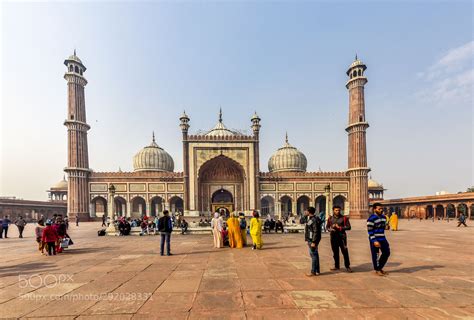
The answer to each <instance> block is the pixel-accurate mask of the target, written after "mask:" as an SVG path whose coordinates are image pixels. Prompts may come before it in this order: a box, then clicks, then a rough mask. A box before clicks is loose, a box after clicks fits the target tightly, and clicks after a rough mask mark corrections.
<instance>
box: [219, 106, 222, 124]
mask: <svg viewBox="0 0 474 320" xmlns="http://www.w3.org/2000/svg"><path fill="white" fill-rule="evenodd" d="M219 122H222V107H219Z"/></svg>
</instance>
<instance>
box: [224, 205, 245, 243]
mask: <svg viewBox="0 0 474 320" xmlns="http://www.w3.org/2000/svg"><path fill="white" fill-rule="evenodd" d="M227 229H228V231H229V247H231V248H237V249H242V248H243V246H244V245H243V240H242V234H241V232H240V224H239V219H238V218H237V216H236V213H232V215H231V217H230V218H229V219H227Z"/></svg>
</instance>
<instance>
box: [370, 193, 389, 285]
mask: <svg viewBox="0 0 474 320" xmlns="http://www.w3.org/2000/svg"><path fill="white" fill-rule="evenodd" d="M372 211H373V213H372V215H371V216H370V217H369V218H368V219H367V232H368V233H369V242H370V252H371V253H372V263H373V265H374V270H375V273H376V274H377V275H379V276H385V275H388V273H387V272H385V271H384V270H383V267H384V266H385V264H386V263H387V260H388V257H389V256H390V246H389V244H388V241H387V239H386V238H385V230H386V229H388V224H387V218H386V217H385V215H384V214H383V208H382V204H380V203H378V202H377V203H374V204H373V205H372ZM379 251H380V252H381V253H382V254H381V255H380V256H379Z"/></svg>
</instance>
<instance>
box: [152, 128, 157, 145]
mask: <svg viewBox="0 0 474 320" xmlns="http://www.w3.org/2000/svg"><path fill="white" fill-rule="evenodd" d="M152 137H153V143H156V141H155V131H153V133H152Z"/></svg>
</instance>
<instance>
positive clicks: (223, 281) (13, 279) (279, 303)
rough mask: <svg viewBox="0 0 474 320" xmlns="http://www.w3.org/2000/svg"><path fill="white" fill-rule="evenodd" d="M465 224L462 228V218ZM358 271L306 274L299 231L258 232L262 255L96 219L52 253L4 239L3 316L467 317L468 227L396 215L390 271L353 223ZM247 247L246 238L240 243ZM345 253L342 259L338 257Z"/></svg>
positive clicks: (473, 296)
mask: <svg viewBox="0 0 474 320" xmlns="http://www.w3.org/2000/svg"><path fill="white" fill-rule="evenodd" d="M469 222H471V221H468V223H469ZM352 224H353V230H352V231H350V232H349V250H350V256H351V264H352V268H353V270H354V273H352V274H348V273H345V272H342V271H341V272H331V271H330V270H329V269H330V268H331V267H332V264H333V260H332V252H331V249H330V245H329V236H328V234H323V239H322V241H321V244H320V247H319V251H320V263H321V272H322V274H321V275H320V276H318V277H312V278H308V277H306V276H305V273H307V272H308V271H309V270H308V268H309V263H310V259H309V257H308V252H307V247H306V245H305V243H304V241H303V234H301V233H299V234H277V235H276V234H269V235H265V234H264V235H263V241H264V249H263V250H260V251H259V250H257V251H253V250H251V248H250V247H247V248H244V249H229V248H224V249H213V248H212V236H211V235H173V236H172V253H173V256H170V257H167V256H164V257H162V256H160V255H159V254H158V253H159V248H158V247H159V237H156V236H143V237H139V236H128V237H98V236H97V230H98V229H99V228H100V223H95V222H90V223H81V224H80V226H79V227H76V226H75V225H71V226H70V228H69V234H70V235H71V237H72V239H73V240H74V242H75V244H74V245H73V246H71V247H70V248H69V249H67V250H66V251H65V252H64V253H62V254H59V255H57V256H53V257H48V256H42V255H40V254H39V253H38V251H37V246H36V242H35V239H34V236H33V229H34V226H33V225H32V224H29V225H28V226H27V228H26V230H25V233H24V234H25V235H26V237H25V238H23V239H19V238H17V232H16V227H15V226H11V227H10V232H9V233H10V236H11V238H9V239H0V255H1V261H0V310H1V313H0V317H1V318H35V319H42V318H57V319H132V318H133V319H135V318H137V319H140V318H149V319H272V320H275V319H316V318H317V319H473V318H474V272H473V258H472V245H473V240H474V231H473V230H474V228H472V225H470V227H468V228H464V227H461V228H457V227H456V221H451V222H446V221H435V222H432V221H431V220H430V221H421V222H420V221H418V220H401V221H400V230H399V231H396V232H392V231H388V240H389V241H390V245H391V249H392V255H391V257H390V259H389V263H388V265H387V266H386V268H385V269H386V271H388V272H389V273H390V274H389V275H388V276H386V277H379V276H376V275H375V274H374V273H373V271H372V266H371V260H370V252H369V247H368V240H367V235H366V231H365V222H364V221H357V220H354V221H352ZM248 241H250V237H249V238H248ZM341 258H342V257H341Z"/></svg>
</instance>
